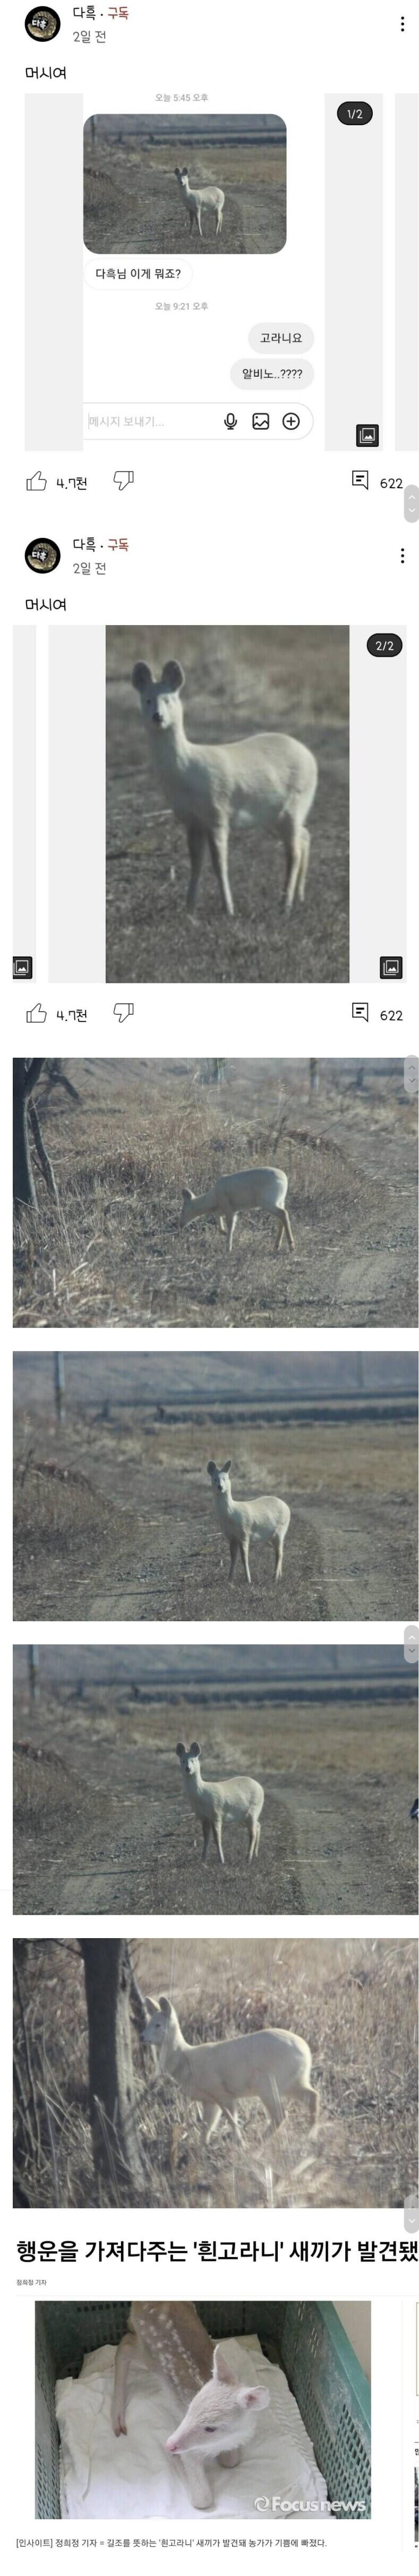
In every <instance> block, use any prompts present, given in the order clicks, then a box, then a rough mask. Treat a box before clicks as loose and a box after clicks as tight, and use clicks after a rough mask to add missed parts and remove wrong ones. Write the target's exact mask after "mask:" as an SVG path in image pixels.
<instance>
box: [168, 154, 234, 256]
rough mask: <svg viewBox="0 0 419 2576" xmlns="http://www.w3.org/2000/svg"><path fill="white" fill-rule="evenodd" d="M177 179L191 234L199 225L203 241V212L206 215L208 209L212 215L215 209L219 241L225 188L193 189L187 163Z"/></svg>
mask: <svg viewBox="0 0 419 2576" xmlns="http://www.w3.org/2000/svg"><path fill="white" fill-rule="evenodd" d="M175 179H177V183H178V188H180V192H181V196H182V197H184V198H185V201H186V205H187V208H188V214H189V231H190V233H192V232H193V228H194V224H197V226H198V232H199V235H200V239H201V241H202V224H201V214H202V212H204V214H205V212H206V210H207V209H208V213H209V214H210V213H211V211H212V209H213V211H214V214H215V239H216V241H217V240H218V234H219V233H220V232H221V225H222V220H223V206H224V204H225V196H224V188H212V187H208V188H206V187H204V188H198V187H193V188H191V187H190V185H189V178H188V171H187V166H186V162H185V165H184V168H183V170H175Z"/></svg>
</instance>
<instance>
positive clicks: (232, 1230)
mask: <svg viewBox="0 0 419 2576" xmlns="http://www.w3.org/2000/svg"><path fill="white" fill-rule="evenodd" d="M236 1225H237V1208H233V1215H232V1217H231V1218H230V1228H229V1237H228V1244H227V1251H228V1252H231V1246H232V1241H233V1234H235V1231H236Z"/></svg>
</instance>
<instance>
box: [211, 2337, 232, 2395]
mask: <svg viewBox="0 0 419 2576" xmlns="http://www.w3.org/2000/svg"><path fill="white" fill-rule="evenodd" d="M212 2375H213V2379H220V2380H222V2381H223V2384H224V2383H225V2386H226V2388H232V2387H234V2370H231V2369H230V2365H229V2362H228V2361H226V2360H225V2356H224V2353H223V2347H222V2343H216V2345H215V2350H214V2352H213V2357H212Z"/></svg>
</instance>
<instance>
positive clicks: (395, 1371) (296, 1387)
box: [14, 1351, 417, 1624]
mask: <svg viewBox="0 0 419 2576" xmlns="http://www.w3.org/2000/svg"><path fill="white" fill-rule="evenodd" d="M14 1382H15V1474H14V1615H15V1617H16V1618H17V1619H54V1620H55V1619H77V1620H79V1619H94V1620H108V1619H124V1620H125V1619H135V1620H137V1621H139V1620H142V1619H147V1620H152V1619H153V1620H159V1619H162V1620H168V1619H170V1620H172V1619H173V1620H184V1621H190V1620H193V1621H195V1620H200V1621H201V1620H206V1619H209V1620H212V1619H214V1620H223V1621H225V1620H226V1619H230V1620H231V1619H234V1620H236V1621H237V1620H246V1622H249V1623H250V1624H251V1623H252V1621H254V1620H255V1619H257V1620H265V1619H268V1620H276V1621H277V1620H278V1619H281V1620H289V1619H293V1620H301V1619H305V1620H310V1619H313V1620H314V1619H322V1620H324V1619H332V1620H338V1619H342V1620H346V1619H363V1620H365V1619H375V1620H381V1619H384V1620H386V1619H389V1618H391V1619H393V1620H396V1619H400V1620H403V1621H405V1620H406V1619H409V1618H411V1619H414V1618H416V1616H417V1535H416V1534H417V1362H416V1361H415V1358H414V1357H413V1356H412V1358H410V1357H409V1356H408V1355H406V1356H404V1355H403V1354H402V1355H400V1354H397V1353H396V1354H395V1355H393V1354H392V1353H389V1354H384V1356H383V1357H377V1358H375V1356H374V1355H369V1354H367V1355H364V1354H362V1353H360V1354H359V1356H356V1355H354V1354H351V1353H348V1352H340V1353H338V1354H337V1355H336V1357H331V1355H330V1354H329V1353H326V1354H323V1355H322V1356H321V1358H320V1357H319V1362H318V1363H317V1360H316V1359H315V1358H313V1355H312V1354H311V1353H303V1354H301V1355H299V1356H298V1357H296V1356H295V1355H294V1357H292V1356H291V1354H290V1355H289V1356H288V1354H286V1356H285V1357H284V1356H283V1354H282V1353H275V1354H274V1355H273V1356H272V1358H269V1357H266V1354H264V1353H262V1354H257V1355H256V1356H254V1355H253V1353H251V1352H250V1351H246V1353H237V1352H234V1353H233V1352H232V1353H231V1356H230V1355H228V1356H226V1355H220V1354H219V1353H215V1352H214V1354H211V1353H209V1352H200V1354H199V1356H198V1357H197V1358H196V1359H194V1358H190V1357H187V1356H185V1354H182V1355H178V1354H177V1353H175V1354H173V1355H172V1354H167V1353H163V1354H162V1355H161V1356H158V1357H157V1355H155V1356H154V1355H153V1354H152V1355H150V1353H149V1352H146V1353H145V1352H143V1353H142V1354H141V1355H140V1356H139V1355H137V1354H135V1355H133V1354H131V1353H126V1352H125V1353H124V1354H123V1353H119V1355H118V1357H116V1358H113V1357H111V1358H109V1357H108V1356H107V1355H106V1354H101V1353H99V1352H95V1353H93V1354H92V1356H90V1354H86V1353H80V1354H79V1355H77V1356H76V1355H74V1356H73V1354H72V1355H71V1356H70V1358H68V1359H67V1360H66V1418H65V1421H58V1420H57V1417H56V1412H55V1409H54V1396H53V1382H54V1378H53V1359H52V1358H51V1359H48V1360H47V1359H45V1358H44V1357H43V1356H41V1354H39V1355H36V1356H29V1355H28V1354H25V1356H23V1355H22V1356H20V1354H19V1355H18V1357H17V1358H16V1359H15V1362H14ZM214 1455H215V1456H216V1457H217V1459H218V1463H220V1461H222V1460H224V1459H225V1458H226V1456H227V1455H228V1456H231V1457H232V1459H233V1494H234V1492H235V1493H236V1494H238V1495H239V1496H240V1494H244V1495H246V1494H247V1495H252V1494H253V1495H257V1494H261V1493H265V1494H269V1493H270V1494H273V1495H275V1494H276V1495H278V1494H279V1495H280V1496H281V1498H282V1499H284V1500H285V1501H286V1502H288V1503H289V1506H290V1509H291V1526H290V1529H289V1530H288V1533H287V1537H286V1540H285V1554H284V1571H283V1578H282V1582H281V1584H280V1585H275V1584H274V1582H273V1579H272V1577H273V1551H272V1549H270V1548H266V1547H259V1548H257V1547H254V1550H253V1559H252V1561H251V1573H252V1585H251V1588H250V1589H249V1588H248V1586H247V1584H246V1583H245V1581H244V1577H243V1575H242V1573H241V1579H240V1578H239V1574H238V1572H237V1567H236V1575H235V1580H234V1582H233V1583H230V1582H229V1580H228V1571H229V1567H228V1547H227V1544H226V1542H224V1540H223V1538H222V1535H221V1532H220V1529H219V1526H218V1523H217V1521H216V1516H215V1512H214V1507H213V1501H212V1495H211V1489H210V1486H209V1483H208V1477H207V1461H208V1458H209V1457H212V1458H213V1457H214ZM240 1572H241V1569H240Z"/></svg>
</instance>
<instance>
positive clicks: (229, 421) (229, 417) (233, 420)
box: [224, 411, 237, 429]
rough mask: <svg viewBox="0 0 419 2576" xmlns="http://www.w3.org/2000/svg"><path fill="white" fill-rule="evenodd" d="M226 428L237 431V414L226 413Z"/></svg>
mask: <svg viewBox="0 0 419 2576" xmlns="http://www.w3.org/2000/svg"><path fill="white" fill-rule="evenodd" d="M224 428H225V429H237V412H235V411H226V412H225V413H224Z"/></svg>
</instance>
